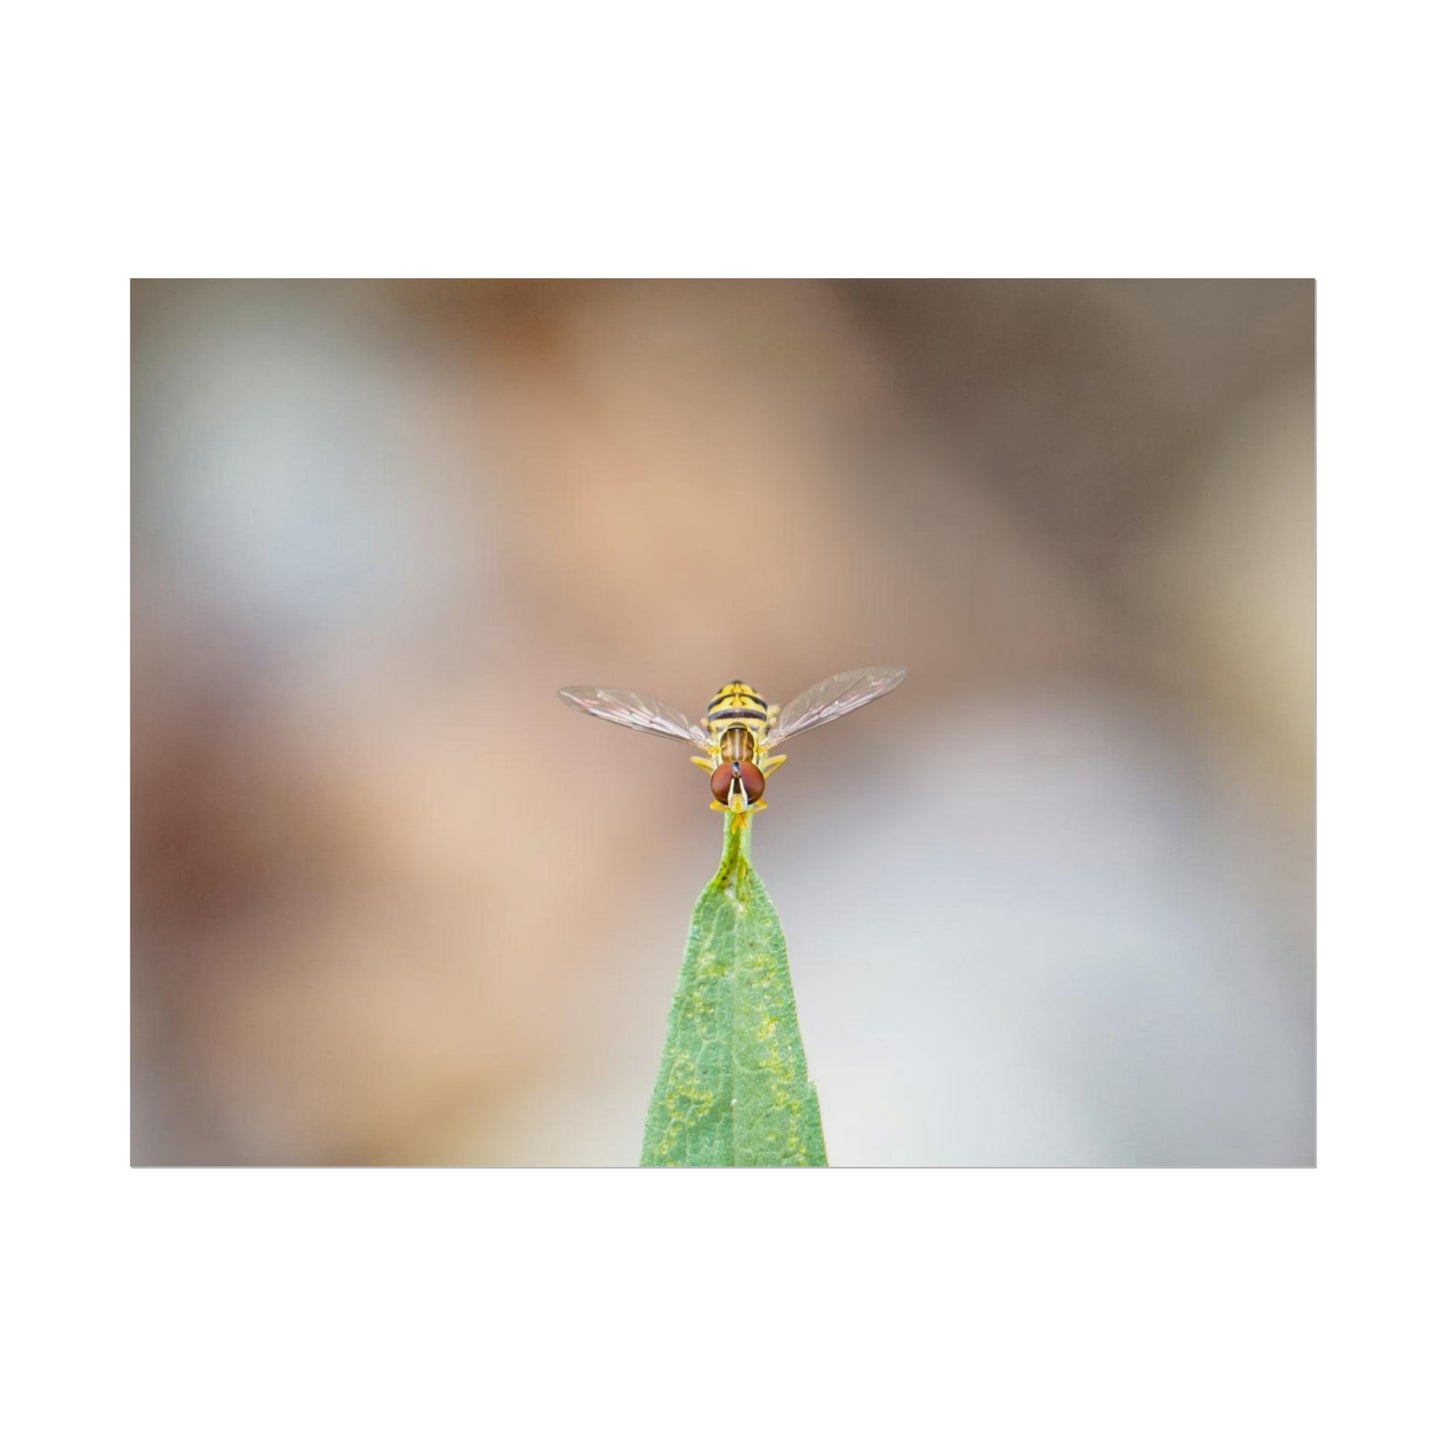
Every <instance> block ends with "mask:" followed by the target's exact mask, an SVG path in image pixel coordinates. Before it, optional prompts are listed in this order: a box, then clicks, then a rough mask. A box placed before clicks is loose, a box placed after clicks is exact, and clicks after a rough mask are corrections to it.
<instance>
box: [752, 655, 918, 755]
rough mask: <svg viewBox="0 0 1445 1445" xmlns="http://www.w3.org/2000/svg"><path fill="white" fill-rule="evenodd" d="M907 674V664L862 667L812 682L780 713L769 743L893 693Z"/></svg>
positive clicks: (821, 724)
mask: <svg viewBox="0 0 1445 1445" xmlns="http://www.w3.org/2000/svg"><path fill="white" fill-rule="evenodd" d="M907 675H908V669H907V668H906V667H862V668H859V669H858V671H857V672H840V673H837V674H836V675H835V676H833V677H830V678H827V679H826V680H825V681H823V682H819V683H814V685H813V686H812V687H810V688H809V689H808V690H807V692H805V693H801V694H800V695H799V696H797V697H795V698H794V699H793V700H792V702H790V703H789V704H788V705H787V707H785V708H784V709H783V711H782V712H781V714H779V717H778V722H777V726H776V727H774V728H772V729H771V730H770V731H769V733H768V744H769V746H772V745H773V744H775V743H780V742H782V741H783V739H784V738H790V737H792V736H793V735H794V734H795V733H805V732H807V731H808V729H809V728H820V727H822V726H823V724H824V723H830V722H832V721H833V720H834V719H835V718H840V717H842V716H843V714H844V713H850V712H852V711H853V710H854V709H855V708H860V707H864V706H866V705H867V704H868V703H870V702H873V701H875V700H876V699H878V698H880V697H882V696H883V695H884V693H889V692H892V691H893V689H894V688H895V687H897V686H898V684H899V683H900V682H902V681H903V679H904V678H905V677H906V676H907Z"/></svg>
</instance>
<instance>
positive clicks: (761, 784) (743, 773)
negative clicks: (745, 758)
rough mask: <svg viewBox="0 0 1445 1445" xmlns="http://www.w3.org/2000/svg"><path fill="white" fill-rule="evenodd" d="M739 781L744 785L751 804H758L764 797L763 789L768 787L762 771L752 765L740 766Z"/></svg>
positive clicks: (744, 764)
mask: <svg viewBox="0 0 1445 1445" xmlns="http://www.w3.org/2000/svg"><path fill="white" fill-rule="evenodd" d="M738 773H739V781H740V782H741V783H742V785H743V791H744V793H746V795H747V800H748V802H749V803H756V802H757V801H758V799H759V798H761V797H762V796H763V789H764V788H765V787H766V786H767V783H766V780H765V779H764V778H763V774H762V771H761V769H759V768H757V767H755V766H754V765H753V764H752V763H739V764H738Z"/></svg>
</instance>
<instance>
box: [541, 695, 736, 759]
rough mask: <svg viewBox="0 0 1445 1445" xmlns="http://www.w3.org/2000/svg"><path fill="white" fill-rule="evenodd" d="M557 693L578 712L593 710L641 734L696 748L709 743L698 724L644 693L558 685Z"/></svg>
mask: <svg viewBox="0 0 1445 1445" xmlns="http://www.w3.org/2000/svg"><path fill="white" fill-rule="evenodd" d="M557 696H558V697H560V698H561V699H562V701H563V702H565V703H566V704H567V705H568V706H569V707H575V708H576V709H577V711H578V712H590V713H591V714H592V716H593V717H600V718H602V719H604V720H605V721H607V722H613V723H618V724H620V725H621V726H622V727H625V728H634V729H635V730H636V731H637V732H640V733H656V734H657V736H658V737H661V738H677V739H678V740H679V741H680V742H684V743H691V744H693V745H694V746H695V747H700V748H705V747H706V746H707V734H706V733H705V732H703V730H702V729H701V728H700V727H699V726H698V725H697V724H696V723H693V722H689V721H688V720H687V717H686V716H685V715H684V714H683V713H681V712H679V711H678V709H677V708H675V707H669V706H668V705H667V703H665V702H659V701H658V699H657V698H655V697H649V696H648V695H647V694H646V693H645V692H625V691H623V690H622V689H621V688H618V687H563V688H558V690H557Z"/></svg>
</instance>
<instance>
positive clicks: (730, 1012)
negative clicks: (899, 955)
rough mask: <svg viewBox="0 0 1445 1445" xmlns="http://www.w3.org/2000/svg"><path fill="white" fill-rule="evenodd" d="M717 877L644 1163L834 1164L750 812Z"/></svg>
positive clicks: (666, 1056)
mask: <svg viewBox="0 0 1445 1445" xmlns="http://www.w3.org/2000/svg"><path fill="white" fill-rule="evenodd" d="M725 822H726V824H727V841H726V843H725V845H724V847H723V856H722V863H721V864H720V865H719V867H718V871H717V876H716V877H715V878H714V879H713V880H712V882H711V883H709V884H708V886H707V887H706V888H704V889H703V891H702V897H700V898H699V899H698V900H697V907H696V908H695V909H694V910H693V914H692V928H691V931H690V932H689V933H688V938H687V953H686V955H685V956H684V958H683V962H682V976H681V978H680V979H679V980H678V985H677V993H676V995H675V996H674V998H673V1001H672V1013H671V1015H670V1017H669V1019H668V1024H667V1045H666V1047H665V1048H664V1049H663V1052H662V1067H661V1069H660V1070H659V1071H658V1075H657V1086H656V1088H655V1089H654V1090H653V1093H652V1106H651V1108H650V1109H649V1110H648V1114H647V1128H646V1131H645V1133H644V1135H643V1144H642V1162H643V1164H644V1165H662V1164H666V1165H693V1166H698V1165H714V1166H716V1165H729V1164H737V1165H787V1164H820V1165H821V1164H826V1163H827V1162H828V1158H827V1155H826V1154H825V1153H824V1151H823V1121H822V1118H821V1116H820V1115H819V1113H818V1091H817V1089H815V1088H814V1087H813V1084H812V1081H811V1080H810V1079H809V1078H808V1063H807V1060H806V1059H805V1058H804V1056H803V1039H802V1035H801V1034H800V1033H799V1032H798V1015H797V1010H796V1008H795V1006H794V1004H793V984H792V980H791V979H790V978H789V976H788V950H787V947H786V945H785V944H784V942H783V930H782V926H781V924H779V922H778V915H777V912H776V910H775V909H774V908H773V904H772V900H771V899H770V898H769V897H768V895H767V892H766V890H765V889H764V888H763V883H762V879H761V878H759V877H758V875H757V871H756V870H755V869H754V868H753V865H752V857H751V851H752V850H751V836H750V835H751V833H752V827H751V818H750V817H748V816H746V815H744V817H742V818H741V819H737V820H735V819H734V817H733V816H732V815H729V816H728V817H727V818H726V820H725Z"/></svg>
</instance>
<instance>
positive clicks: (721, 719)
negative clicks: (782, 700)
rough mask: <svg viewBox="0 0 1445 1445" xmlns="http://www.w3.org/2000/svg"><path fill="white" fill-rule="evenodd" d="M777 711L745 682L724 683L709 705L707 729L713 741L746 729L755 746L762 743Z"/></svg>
mask: <svg viewBox="0 0 1445 1445" xmlns="http://www.w3.org/2000/svg"><path fill="white" fill-rule="evenodd" d="M774 711H775V710H774V709H772V708H770V707H769V706H768V704H767V703H766V702H764V701H763V699H762V698H761V697H760V696H759V695H758V692H757V690H756V689H755V688H752V687H749V686H748V684H747V683H745V682H742V681H740V680H739V681H735V682H728V683H724V684H723V685H722V687H720V688H718V690H717V696H716V697H714V698H713V700H712V701H711V702H710V703H709V704H708V709H707V726H708V730H709V731H710V732H711V733H712V735H713V737H714V738H720V737H721V736H722V735H723V734H724V733H726V732H728V731H730V730H731V729H733V728H740V729H746V730H747V731H748V732H749V733H751V734H752V738H753V741H754V743H758V742H761V741H762V739H763V736H764V734H765V733H766V732H767V729H768V724H769V722H770V721H771V718H772V714H773V712H774Z"/></svg>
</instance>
